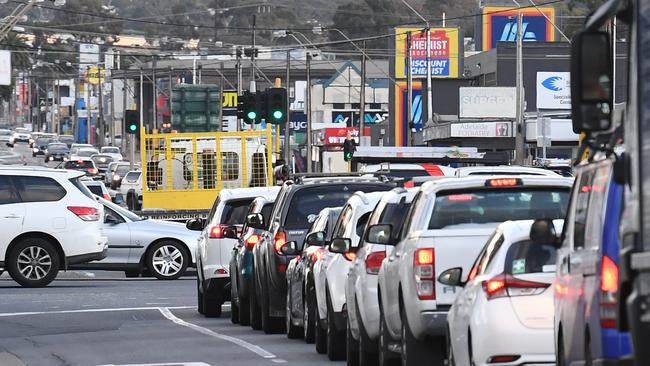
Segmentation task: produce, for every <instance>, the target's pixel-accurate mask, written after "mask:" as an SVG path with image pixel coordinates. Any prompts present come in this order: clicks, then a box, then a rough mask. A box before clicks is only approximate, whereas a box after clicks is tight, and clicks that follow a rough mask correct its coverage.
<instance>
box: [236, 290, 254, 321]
mask: <svg viewBox="0 0 650 366" xmlns="http://www.w3.org/2000/svg"><path fill="white" fill-rule="evenodd" d="M238 297H239V325H242V326H245V325H250V324H251V311H250V309H249V307H250V304H249V302H248V299H245V298H243V297H242V296H241V294H239V296H238Z"/></svg>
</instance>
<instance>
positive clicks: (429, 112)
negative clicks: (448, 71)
mask: <svg viewBox="0 0 650 366" xmlns="http://www.w3.org/2000/svg"><path fill="white" fill-rule="evenodd" d="M432 123H433V91H432V90H431V28H429V27H428V26H427V123H426V124H432Z"/></svg>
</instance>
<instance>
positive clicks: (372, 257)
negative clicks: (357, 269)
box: [365, 251, 386, 275]
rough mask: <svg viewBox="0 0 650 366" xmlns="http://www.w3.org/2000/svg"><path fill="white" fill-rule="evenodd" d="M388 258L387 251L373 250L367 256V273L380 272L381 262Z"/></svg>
mask: <svg viewBox="0 0 650 366" xmlns="http://www.w3.org/2000/svg"><path fill="white" fill-rule="evenodd" d="M384 258H386V252H384V251H382V252H373V253H370V254H368V255H367V256H366V262H365V263H366V273H367V274H374V275H376V274H378V273H379V268H381V263H382V262H383V261H384Z"/></svg>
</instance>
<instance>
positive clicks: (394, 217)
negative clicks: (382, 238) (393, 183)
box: [379, 202, 410, 238]
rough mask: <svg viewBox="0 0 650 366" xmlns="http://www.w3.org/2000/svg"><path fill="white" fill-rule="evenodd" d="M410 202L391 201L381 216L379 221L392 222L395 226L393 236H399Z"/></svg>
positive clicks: (383, 222) (382, 222)
mask: <svg viewBox="0 0 650 366" xmlns="http://www.w3.org/2000/svg"><path fill="white" fill-rule="evenodd" d="M409 206H410V205H409V204H408V203H406V202H400V203H389V204H388V205H386V208H385V209H384V211H383V212H382V213H381V216H380V217H379V223H381V224H390V225H391V226H392V227H393V230H392V232H393V237H394V238H397V237H398V235H399V232H400V230H401V229H402V225H404V221H406V214H407V213H408V210H409Z"/></svg>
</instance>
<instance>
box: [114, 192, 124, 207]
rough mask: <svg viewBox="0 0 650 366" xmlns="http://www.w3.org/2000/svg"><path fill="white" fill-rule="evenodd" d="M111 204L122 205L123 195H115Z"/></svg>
mask: <svg viewBox="0 0 650 366" xmlns="http://www.w3.org/2000/svg"><path fill="white" fill-rule="evenodd" d="M113 203H114V204H116V205H121V204H123V203H124V195H123V194H122V193H116V194H115V197H113Z"/></svg>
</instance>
